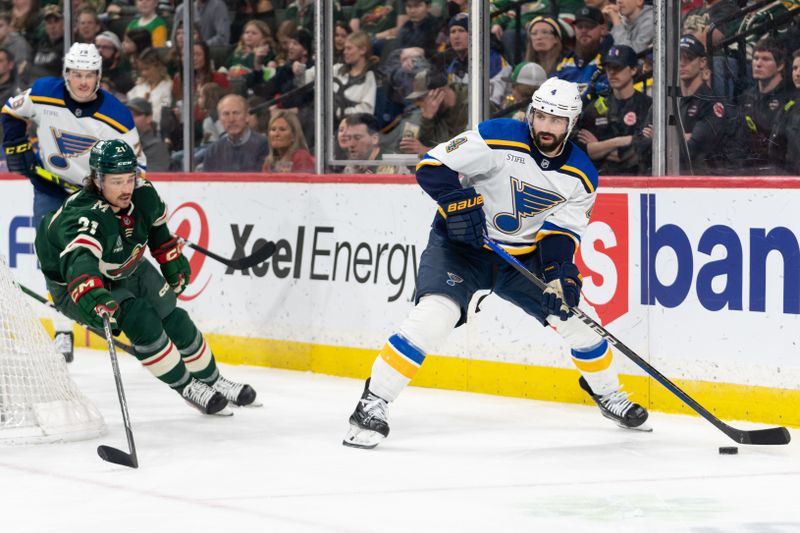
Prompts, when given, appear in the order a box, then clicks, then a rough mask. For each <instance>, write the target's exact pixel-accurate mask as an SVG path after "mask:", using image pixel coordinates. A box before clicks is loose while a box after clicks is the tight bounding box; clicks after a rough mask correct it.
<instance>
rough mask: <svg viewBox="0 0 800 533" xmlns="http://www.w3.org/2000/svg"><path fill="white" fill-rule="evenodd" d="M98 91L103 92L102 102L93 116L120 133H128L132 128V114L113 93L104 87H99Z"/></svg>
mask: <svg viewBox="0 0 800 533" xmlns="http://www.w3.org/2000/svg"><path fill="white" fill-rule="evenodd" d="M100 91H101V92H102V93H103V103H102V104H101V105H100V109H98V110H97V111H96V112H95V114H94V115H93V116H94V117H95V118H96V119H98V120H102V121H103V122H105V123H106V124H108V125H109V126H111V127H112V128H114V129H115V130H117V131H119V132H120V133H128V131H130V130H132V129H133V128H134V124H133V115H132V114H131V112H130V110H129V109H128V108H127V107H125V105H124V104H123V103H122V102H120V101H119V100H118V99H117V97H116V96H114V95H113V94H111V93H109V92H108V91H106V90H105V89H100Z"/></svg>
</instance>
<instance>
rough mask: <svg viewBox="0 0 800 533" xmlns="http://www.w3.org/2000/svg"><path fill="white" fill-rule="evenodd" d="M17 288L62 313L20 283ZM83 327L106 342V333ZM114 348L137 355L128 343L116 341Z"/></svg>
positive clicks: (90, 327) (51, 303)
mask: <svg viewBox="0 0 800 533" xmlns="http://www.w3.org/2000/svg"><path fill="white" fill-rule="evenodd" d="M17 286H18V287H19V289H20V290H21V291H22V292H24V293H25V294H27V295H28V296H30V297H31V298H33V299H34V300H36V301H37V302H39V303H42V304H44V305H46V306H47V307H49V308H51V309H55V310H56V311H57V312H58V313H61V311H59V310H58V309H57V308H56V306H55V305H53V302H51V301H50V300H48V299H47V298H45V297H44V296H42V295H41V294H37V293H35V292H34V291H32V290H31V289H29V288H28V287H26V286H25V285H22V284H20V283H18V284H17ZM61 314H62V315H63V314H64V313H61ZM68 318H69V317H68ZM81 325H82V326H83V327H85V328H86V329H88V330H89V331H91V332H92V333H94V334H95V335H97V336H98V337H100V338H101V339H103V340H105V338H106V335H105V333H103V332H102V331H100V330H99V329H95V328H93V327H92V326H87V325H86V324H81ZM114 346H116V347H117V348H119V349H120V350H122V351H123V352H125V353H128V354H130V355H136V352H135V351H134V349H133V346H131V345H130V344H126V343H124V342H122V341H121V340H119V339H114Z"/></svg>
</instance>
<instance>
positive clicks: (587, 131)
mask: <svg viewBox="0 0 800 533" xmlns="http://www.w3.org/2000/svg"><path fill="white" fill-rule="evenodd" d="M603 65H604V66H605V69H606V72H607V73H608V83H609V85H610V87H611V94H610V95H608V96H602V97H600V98H598V99H597V100H596V101H595V102H594V103H593V104H592V105H591V106H590V107H589V108H588V109H586V110H585V111H584V113H583V115H582V116H581V119H580V122H579V123H578V128H579V129H578V136H577V137H578V143H579V145H581V147H584V146H585V151H586V153H587V154H588V155H589V157H590V158H591V159H592V160H593V161H596V162H597V165H598V170H599V171H600V173H601V174H605V175H612V176H614V175H625V174H628V175H646V174H649V169H650V166H651V165H650V158H651V152H650V149H651V148H650V147H651V139H650V138H649V137H646V136H645V135H644V129H645V127H647V126H649V125H650V117H649V114H650V109H651V106H652V99H651V98H650V97H649V96H647V95H646V94H644V93H640V92H638V91H636V90H635V89H634V87H633V78H634V76H635V75H636V72H637V69H638V66H637V65H638V61H637V59H636V52H635V51H634V50H633V48H631V47H630V46H626V45H614V46H612V47H611V49H610V50H609V51H608V54H606V56H605V57H604V58H603Z"/></svg>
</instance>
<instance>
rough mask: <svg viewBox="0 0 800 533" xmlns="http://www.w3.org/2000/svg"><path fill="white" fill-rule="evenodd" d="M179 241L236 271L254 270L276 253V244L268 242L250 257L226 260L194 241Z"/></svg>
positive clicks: (181, 238) (180, 238)
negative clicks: (253, 268)
mask: <svg viewBox="0 0 800 533" xmlns="http://www.w3.org/2000/svg"><path fill="white" fill-rule="evenodd" d="M178 239H179V240H180V241H181V242H182V243H183V244H185V245H186V246H188V247H189V248H193V249H195V250H197V251H198V252H200V253H201V254H203V255H207V256H208V257H210V258H211V259H216V260H217V261H219V262H220V263H222V264H223V265H225V266H227V267H230V268H233V269H234V270H245V269H247V268H252V267H254V266H256V265H258V264H261V263H263V262H264V261H266V260H267V259H269V258H270V256H271V255H272V254H274V253H275V249H276V247H275V243H274V242H272V241H267V243H266V244H264V245H262V246H261V247H259V248H258V249H257V250H255V251H254V252H253V253H252V254H250V255H247V256H244V257H233V258H231V259H226V258H224V257H222V256H220V255H217V254H215V253H214V252H212V251H210V250H206V249H205V248H203V247H202V246H199V245H197V244H195V243H193V242H192V241H187V240H186V239H184V238H183V237H178Z"/></svg>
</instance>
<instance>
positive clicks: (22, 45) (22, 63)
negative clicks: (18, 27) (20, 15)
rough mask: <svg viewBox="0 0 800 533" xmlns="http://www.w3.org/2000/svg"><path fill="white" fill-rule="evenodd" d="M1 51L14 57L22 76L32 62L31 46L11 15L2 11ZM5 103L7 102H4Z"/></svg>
mask: <svg viewBox="0 0 800 533" xmlns="http://www.w3.org/2000/svg"><path fill="white" fill-rule="evenodd" d="M0 49H4V50H8V51H9V52H11V54H12V55H13V56H14V60H15V62H16V71H17V73H18V74H20V75H21V74H22V73H23V72H24V70H25V68H26V67H27V66H28V63H29V62H30V60H31V46H30V45H29V44H28V41H26V40H25V39H24V38H23V37H22V36H21V35H20V34H19V33H17V32H16V31H14V26H12V24H11V13H9V12H8V11H0ZM3 102H5V100H3Z"/></svg>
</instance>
